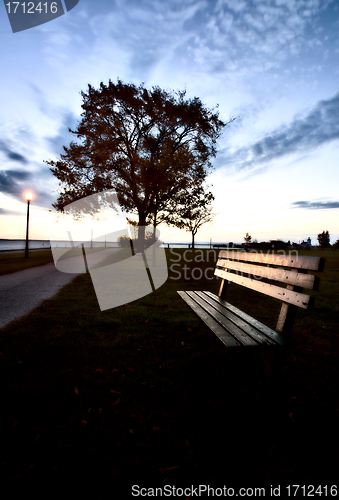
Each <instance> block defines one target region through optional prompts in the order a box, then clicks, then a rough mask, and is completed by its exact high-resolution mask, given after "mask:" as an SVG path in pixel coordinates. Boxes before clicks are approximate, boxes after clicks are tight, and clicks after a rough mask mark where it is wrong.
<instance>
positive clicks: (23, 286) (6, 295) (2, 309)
mask: <svg viewBox="0 0 339 500" xmlns="http://www.w3.org/2000/svg"><path fill="white" fill-rule="evenodd" d="M76 276H78V275H77V274H68V273H61V272H60V271H58V270H57V269H56V268H55V265H54V263H51V264H46V265H45V266H39V267H32V268H30V269H25V270H24V271H19V272H17V273H12V274H5V275H4V276H0V328H3V327H4V326H6V325H7V324H8V323H10V322H11V321H13V320H14V319H18V318H21V317H22V316H25V315H26V314H28V313H30V312H31V311H32V310H33V309H35V308H36V307H38V306H39V305H40V304H41V302H42V301H43V300H45V299H49V298H51V297H53V296H54V295H55V294H56V293H57V292H59V290H60V289H61V288H62V287H63V286H65V285H66V284H67V283H69V282H70V281H72V280H73V279H74V278H75V277H76Z"/></svg>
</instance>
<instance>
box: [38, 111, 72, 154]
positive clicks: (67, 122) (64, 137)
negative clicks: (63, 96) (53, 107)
mask: <svg viewBox="0 0 339 500" xmlns="http://www.w3.org/2000/svg"><path fill="white" fill-rule="evenodd" d="M78 121H80V118H79V117H78V116H76V115H75V114H74V113H72V112H71V111H67V112H65V113H64V114H63V117H62V121H61V125H60V127H59V130H58V133H57V135H55V136H54V137H47V138H46V140H47V142H48V144H49V145H50V146H51V147H52V150H53V152H54V153H55V154H57V155H60V154H62V153H64V150H63V146H69V144H70V142H71V141H74V142H76V140H77V138H76V136H75V135H74V134H71V133H70V132H69V130H68V129H69V128H70V129H72V130H75V129H76V128H77V122H78Z"/></svg>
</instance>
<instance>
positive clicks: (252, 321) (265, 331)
mask: <svg viewBox="0 0 339 500" xmlns="http://www.w3.org/2000/svg"><path fill="white" fill-rule="evenodd" d="M205 293H206V295H208V296H209V297H211V298H212V299H213V300H215V301H216V302H217V303H219V304H222V305H224V306H225V308H227V309H228V310H229V311H231V312H233V313H234V314H235V315H236V316H238V317H239V318H241V319H243V320H244V321H246V322H247V323H249V324H250V325H252V326H253V327H254V328H255V329H256V330H259V331H260V332H261V333H263V334H265V335H267V336H268V337H269V338H272V339H273V340H274V341H275V342H276V343H277V344H280V345H284V344H286V340H285V338H284V337H283V336H282V335H280V334H279V333H277V332H276V331H275V330H272V328H269V327H268V326H266V325H264V324H263V323H261V322H260V321H258V320H256V319H255V318H252V316H250V315H249V314H247V313H245V312H244V311H241V309H238V308H237V307H235V306H233V305H232V304H230V303H229V302H226V300H224V299H221V298H220V297H218V296H217V295H214V293H212V292H205Z"/></svg>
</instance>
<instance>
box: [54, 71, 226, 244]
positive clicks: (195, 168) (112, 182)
mask: <svg viewBox="0 0 339 500" xmlns="http://www.w3.org/2000/svg"><path fill="white" fill-rule="evenodd" d="M185 94H186V92H185V91H177V92H167V91H165V90H162V89H161V88H159V87H158V86H155V87H152V88H151V89H146V88H145V87H144V85H143V84H141V85H140V86H139V87H137V86H135V85H134V84H125V83H123V82H122V81H120V80H119V79H118V81H117V83H116V84H114V83H112V82H111V80H110V81H109V84H108V85H104V84H103V83H101V84H100V88H99V89H98V90H96V89H94V88H93V87H92V86H91V85H88V91H87V93H85V92H81V95H82V98H83V104H82V109H83V113H82V115H81V116H82V120H81V122H80V123H79V124H78V126H77V129H76V130H75V131H73V130H71V129H69V130H70V132H72V133H73V134H75V135H76V136H77V138H78V140H79V141H80V142H78V143H75V142H71V144H70V145H69V147H65V146H64V151H65V152H64V153H63V154H61V155H60V159H58V160H57V161H47V162H46V163H47V164H49V165H50V167H51V171H52V172H53V175H55V176H56V177H57V178H58V179H59V181H60V183H59V184H60V186H61V191H60V196H59V198H58V200H57V202H56V203H55V204H54V205H53V206H54V207H55V208H56V209H57V210H63V207H64V206H65V205H67V204H68V203H71V202H73V201H76V200H78V199H80V198H83V197H85V196H88V195H90V194H94V193H98V192H100V191H103V190H106V189H115V190H116V192H117V194H118V197H119V202H120V205H121V208H122V209H123V210H126V211H127V210H128V211H132V212H133V213H135V214H136V216H137V218H138V222H137V224H138V226H139V228H138V251H142V250H143V242H144V237H145V225H146V224H147V221H149V219H150V217H152V216H153V219H154V220H153V224H154V226H155V225H156V224H157V223H158V222H159V221H158V220H157V214H158V212H159V211H161V210H164V209H165V207H166V204H167V203H168V200H171V199H172V198H173V197H174V196H175V195H176V194H177V193H178V192H182V191H183V190H185V188H186V187H187V186H188V185H189V184H190V183H192V181H194V180H195V181H196V182H202V181H203V180H204V179H205V178H206V176H207V174H208V172H209V170H210V168H211V164H210V159H211V157H213V156H215V155H216V141H217V139H218V137H219V136H220V134H221V131H222V129H223V128H224V127H226V126H227V125H228V123H230V122H231V121H233V120H234V119H233V118H232V119H230V120H229V122H228V123H224V122H223V121H221V120H220V119H219V113H218V111H215V110H214V109H208V108H206V107H204V106H203V104H202V103H201V101H200V99H199V98H197V97H194V98H193V99H186V98H185Z"/></svg>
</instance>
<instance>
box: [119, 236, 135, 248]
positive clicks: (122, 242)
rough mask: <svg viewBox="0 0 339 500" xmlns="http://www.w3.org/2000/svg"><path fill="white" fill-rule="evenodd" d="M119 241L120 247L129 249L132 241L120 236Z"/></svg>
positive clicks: (127, 237)
mask: <svg viewBox="0 0 339 500" xmlns="http://www.w3.org/2000/svg"><path fill="white" fill-rule="evenodd" d="M117 241H118V245H119V247H121V248H127V247H129V246H130V244H131V241H132V239H131V238H130V237H129V236H119V238H118V239H117Z"/></svg>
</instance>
